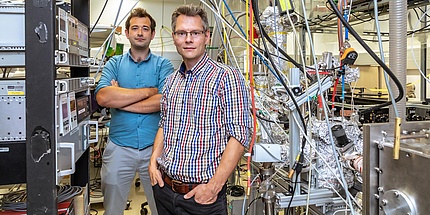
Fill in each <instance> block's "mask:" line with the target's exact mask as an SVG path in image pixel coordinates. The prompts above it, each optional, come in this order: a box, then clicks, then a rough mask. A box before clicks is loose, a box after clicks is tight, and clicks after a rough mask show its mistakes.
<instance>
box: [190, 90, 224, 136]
mask: <svg viewBox="0 0 430 215" xmlns="http://www.w3.org/2000/svg"><path fill="white" fill-rule="evenodd" d="M193 100H194V102H193V104H194V105H193V107H191V108H192V113H193V120H194V122H195V125H196V127H197V128H198V130H200V131H205V130H207V129H211V128H213V127H214V126H217V125H219V124H220V123H221V117H220V115H221V110H220V107H221V104H220V98H219V96H218V95H217V94H216V93H214V92H213V91H210V90H207V89H203V90H201V91H200V93H198V94H197V95H196V96H195V97H194V98H193Z"/></svg>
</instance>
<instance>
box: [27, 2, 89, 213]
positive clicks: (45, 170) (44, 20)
mask: <svg viewBox="0 0 430 215" xmlns="http://www.w3.org/2000/svg"><path fill="white" fill-rule="evenodd" d="M25 3H26V4H25V53H26V54H25V55H26V56H25V67H26V86H25V87H26V99H27V100H26V120H27V125H26V137H27V138H26V146H27V148H26V158H27V195H28V196H27V214H37V215H39V214H52V215H53V214H57V213H58V212H57V210H58V206H57V187H56V171H57V170H56V168H55V162H56V151H55V150H56V146H55V132H56V128H55V101H54V96H55V91H54V90H55V89H54V88H55V79H56V65H55V56H54V54H55V49H56V47H55V39H56V11H57V10H56V1H50V0H26V2H25ZM71 11H72V14H73V15H74V16H75V17H77V18H78V19H79V20H80V21H81V22H82V23H84V24H85V25H87V26H89V1H88V0H72V1H71ZM71 76H72V77H86V76H89V68H88V67H79V66H75V67H71ZM88 151H89V150H88V149H87V150H86V152H85V153H84V154H83V155H82V156H81V158H80V159H79V160H78V161H77V163H76V172H75V173H74V174H73V175H72V177H71V183H72V185H79V186H85V185H86V184H87V183H88V181H89V171H88V170H89V152H88ZM87 192H88V190H87ZM87 196H88V195H87Z"/></svg>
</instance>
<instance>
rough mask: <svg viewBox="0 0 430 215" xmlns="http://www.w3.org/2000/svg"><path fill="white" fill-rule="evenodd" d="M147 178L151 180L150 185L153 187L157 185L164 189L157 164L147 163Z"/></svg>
mask: <svg viewBox="0 0 430 215" xmlns="http://www.w3.org/2000/svg"><path fill="white" fill-rule="evenodd" d="M148 170H149V178H150V179H151V185H152V186H154V185H156V184H158V186H160V187H164V181H163V178H162V177H161V172H160V170H159V169H158V164H152V163H149V167H148Z"/></svg>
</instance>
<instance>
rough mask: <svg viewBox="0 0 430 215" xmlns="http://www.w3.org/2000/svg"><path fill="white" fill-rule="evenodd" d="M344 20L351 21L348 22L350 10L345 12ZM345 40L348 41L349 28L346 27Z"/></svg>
mask: <svg viewBox="0 0 430 215" xmlns="http://www.w3.org/2000/svg"><path fill="white" fill-rule="evenodd" d="M343 18H344V19H345V20H346V21H349V20H348V10H345V12H344V14H343ZM345 40H348V28H347V27H345Z"/></svg>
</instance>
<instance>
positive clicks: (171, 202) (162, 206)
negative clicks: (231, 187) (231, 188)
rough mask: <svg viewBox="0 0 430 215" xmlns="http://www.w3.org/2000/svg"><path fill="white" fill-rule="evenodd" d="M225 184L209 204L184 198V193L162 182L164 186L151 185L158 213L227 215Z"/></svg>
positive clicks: (169, 214) (162, 214)
mask: <svg viewBox="0 0 430 215" xmlns="http://www.w3.org/2000/svg"><path fill="white" fill-rule="evenodd" d="M226 189H227V186H226V185H224V187H223V188H222V190H221V191H220V192H219V193H218V198H217V200H216V201H215V202H214V203H212V204H209V205H202V204H199V203H197V202H196V201H195V200H194V197H192V198H191V199H184V195H182V194H179V193H175V192H173V191H172V188H171V187H170V186H169V185H167V184H166V183H164V187H160V186H158V184H157V185H155V186H153V187H152V190H153V191H154V198H155V204H156V205H157V210H158V214H160V215H227V196H226V195H227V194H226Z"/></svg>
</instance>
